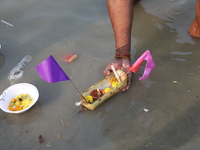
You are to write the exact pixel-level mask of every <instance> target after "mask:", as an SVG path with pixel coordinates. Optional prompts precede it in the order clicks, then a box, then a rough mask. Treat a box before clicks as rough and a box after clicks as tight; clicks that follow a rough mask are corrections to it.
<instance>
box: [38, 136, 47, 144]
mask: <svg viewBox="0 0 200 150" xmlns="http://www.w3.org/2000/svg"><path fill="white" fill-rule="evenodd" d="M38 139H39V142H40V144H42V143H44V142H45V140H44V138H43V137H42V136H41V135H40V136H39V137H38Z"/></svg>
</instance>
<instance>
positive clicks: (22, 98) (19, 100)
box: [8, 94, 33, 111]
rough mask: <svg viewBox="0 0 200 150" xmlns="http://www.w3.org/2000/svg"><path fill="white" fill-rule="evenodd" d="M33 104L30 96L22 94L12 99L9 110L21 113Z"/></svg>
mask: <svg viewBox="0 0 200 150" xmlns="http://www.w3.org/2000/svg"><path fill="white" fill-rule="evenodd" d="M32 103H33V99H32V98H31V96H30V95H28V94H20V95H17V96H16V97H15V98H12V100H11V102H10V104H9V106H8V108H9V109H10V110H11V111H19V110H23V109H25V108H27V107H29V106H30V105H31V104H32Z"/></svg>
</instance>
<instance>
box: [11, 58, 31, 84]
mask: <svg viewBox="0 0 200 150" xmlns="http://www.w3.org/2000/svg"><path fill="white" fill-rule="evenodd" d="M31 60H32V57H31V56H29V55H26V56H25V57H24V58H23V59H22V60H21V61H20V63H18V64H17V65H16V66H15V68H13V69H12V70H11V72H10V74H9V76H8V79H9V81H10V84H14V81H15V80H17V79H20V78H21V77H22V76H23V73H24V72H23V71H22V70H21V69H22V68H24V67H25V66H26V64H28V63H29V62H30V61H31Z"/></svg>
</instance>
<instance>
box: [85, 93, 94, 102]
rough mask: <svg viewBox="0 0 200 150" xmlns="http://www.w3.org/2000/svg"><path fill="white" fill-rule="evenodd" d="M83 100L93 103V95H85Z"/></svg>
mask: <svg viewBox="0 0 200 150" xmlns="http://www.w3.org/2000/svg"><path fill="white" fill-rule="evenodd" d="M85 100H86V101H87V102H89V103H93V97H92V96H90V95H88V96H86V97H85Z"/></svg>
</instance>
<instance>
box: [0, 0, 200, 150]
mask: <svg viewBox="0 0 200 150" xmlns="http://www.w3.org/2000/svg"><path fill="white" fill-rule="evenodd" d="M195 2H196V1H195V0H190V1H186V0H163V1H160V0H151V1H150V0H142V1H141V2H140V3H139V4H138V5H136V6H135V10H134V23H133V31H132V62H134V61H135V60H136V59H137V58H138V57H139V56H140V55H141V54H142V53H143V52H144V51H146V50H147V49H149V50H150V51H151V54H152V56H153V58H154V61H155V63H156V68H155V69H154V70H153V71H152V73H151V75H150V77H149V78H148V79H146V80H142V81H139V80H138V78H139V77H140V76H141V75H142V73H143V70H144V66H142V67H141V68H140V70H139V72H138V73H137V74H134V75H133V80H132V86H131V88H130V90H129V91H127V92H120V93H118V94H117V95H115V96H113V97H112V98H110V99H109V100H107V101H106V102H104V103H103V104H102V105H100V106H99V107H98V108H97V109H96V110H94V111H89V110H83V111H81V112H80V110H81V109H80V107H76V106H75V102H78V101H80V98H79V95H78V93H77V91H76V89H75V88H74V87H73V85H72V84H71V83H70V82H69V81H64V82H58V83H52V84H50V83H47V82H45V81H43V80H42V79H41V78H40V77H39V76H38V74H37V73H36V71H35V67H36V66H37V65H38V64H39V63H40V62H42V61H43V60H44V59H46V58H47V57H49V55H53V56H54V58H55V59H56V60H57V62H58V63H59V64H60V66H61V67H62V68H63V70H64V71H65V72H66V73H67V75H68V76H69V77H70V78H71V80H72V81H73V83H74V84H75V85H76V86H77V87H78V90H79V91H81V92H83V91H85V90H86V89H87V88H88V87H90V86H91V85H93V84H94V83H95V82H97V81H98V80H100V79H102V78H103V77H104V76H103V74H102V72H103V70H104V68H105V66H106V65H107V64H108V63H110V62H111V61H112V59H113V55H114V54H115V51H114V39H113V32H112V28H111V24H110V20H109V17H108V13H107V8H106V3H105V2H104V1H100V0H98V1H91V0H87V1H84V2H83V1H62V0H58V1H56V2H55V1H52V0H50V1H47V0H42V1H41V0H40V1H39V0H35V1H24V0H19V1H11V0H7V1H2V2H0V4H1V5H0V18H1V19H2V20H5V21H7V22H9V23H11V24H12V25H14V26H13V27H12V26H7V25H6V24H4V23H2V22H0V33H1V34H0V44H1V50H0V85H1V86H0V93H2V92H3V91H4V90H5V89H6V88H7V87H9V86H10V82H9V80H8V78H7V77H8V75H9V73H10V71H11V70H12V69H13V68H14V67H15V66H16V65H17V63H19V62H20V61H21V59H22V58H23V57H24V56H26V55H30V56H32V57H33V59H32V61H31V62H30V63H29V64H28V65H27V66H25V68H23V71H24V75H23V77H22V78H21V79H19V80H16V81H15V83H23V82H26V83H31V84H33V85H35V86H36V87H37V88H38V90H39V93H40V97H39V99H38V102H37V103H36V104H35V105H34V106H33V107H32V108H31V109H30V110H29V111H27V112H25V113H23V114H18V115H14V114H7V113H4V112H3V111H0V125H1V129H0V135H1V136H0V146H1V149H3V150H10V149H21V150H24V149H26V150H36V149H37V150H39V149H42V150H46V149H59V150H65V149H69V150H108V149H109V150H145V149H148V150H197V149H199V147H200V142H199V141H200V134H199V133H200V117H199V113H200V99H199V97H200V95H199V90H200V85H199V83H198V81H199V80H200V63H199V56H200V51H199V47H200V39H197V38H192V37H191V36H190V35H189V34H188V29H189V27H190V24H191V23H192V21H193V18H194V17H195ZM69 53H75V54H77V55H78V56H79V57H78V59H77V60H75V61H74V62H73V63H71V64H68V63H66V62H65V61H64V57H65V56H66V55H68V54H69ZM173 81H176V82H174V83H173ZM145 110H148V111H145ZM63 124H64V125H63ZM66 126H67V127H66ZM39 135H42V137H43V138H44V140H45V142H44V143H42V144H40V143H39V141H38V137H39ZM58 135H60V137H58Z"/></svg>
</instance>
